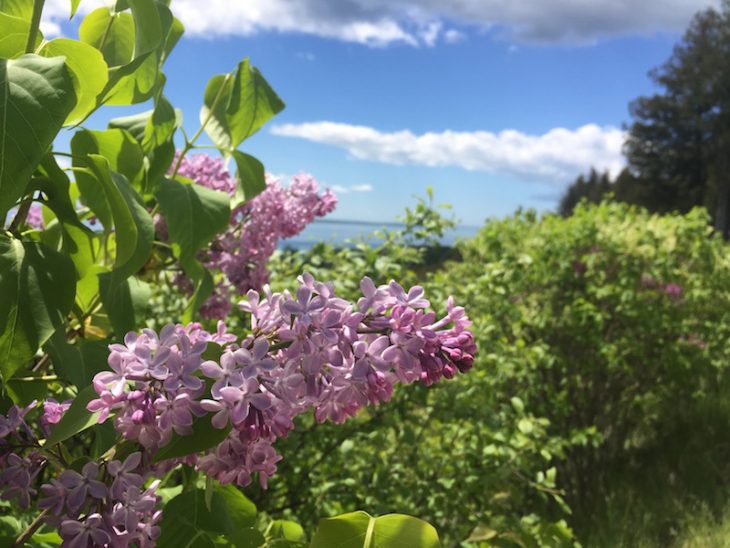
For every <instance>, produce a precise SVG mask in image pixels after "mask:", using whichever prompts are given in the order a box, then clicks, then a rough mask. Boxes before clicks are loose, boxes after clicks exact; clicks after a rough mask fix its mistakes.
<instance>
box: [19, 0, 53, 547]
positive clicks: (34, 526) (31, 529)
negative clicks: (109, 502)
mask: <svg viewBox="0 0 730 548" xmlns="http://www.w3.org/2000/svg"><path fill="white" fill-rule="evenodd" d="M41 3H42V2H41ZM49 511H50V508H46V509H45V510H43V512H41V513H40V514H38V516H37V517H36V518H35V519H34V520H33V521H32V522H31V524H30V525H28V528H27V529H26V530H25V531H23V532H22V533H21V535H20V536H19V537H18V539H17V540H16V541H15V546H24V545H25V543H26V542H27V541H28V540H30V537H32V536H33V533H35V532H36V531H37V530H38V528H39V527H40V526H41V525H43V518H45V517H46V514H48V512H49Z"/></svg>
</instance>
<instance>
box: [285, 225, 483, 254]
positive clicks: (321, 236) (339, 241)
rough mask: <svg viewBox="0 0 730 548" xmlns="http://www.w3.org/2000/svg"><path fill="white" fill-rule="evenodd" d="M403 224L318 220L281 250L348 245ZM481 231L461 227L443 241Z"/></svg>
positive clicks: (452, 241) (456, 228)
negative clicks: (317, 244) (325, 244)
mask: <svg viewBox="0 0 730 548" xmlns="http://www.w3.org/2000/svg"><path fill="white" fill-rule="evenodd" d="M403 227H404V225H403V224H402V223H375V222H371V221H340V220H330V219H318V220H316V221H314V222H313V223H312V224H310V225H309V226H308V227H307V228H305V229H304V231H303V232H302V233H301V234H299V235H297V236H294V237H293V238H290V239H288V240H282V241H281V243H280V244H279V247H280V248H282V249H283V248H293V249H309V248H310V247H312V246H313V245H314V244H315V243H317V242H327V243H330V244H333V245H339V246H344V245H348V241H352V240H359V239H362V238H367V237H368V236H370V235H371V234H372V233H373V232H375V231H377V230H382V229H387V230H392V231H395V230H401V229H402V228H403ZM477 230H479V228H478V227H476V226H470V225H459V226H457V227H455V228H454V229H453V230H449V231H448V232H447V233H446V234H444V237H443V238H442V239H441V243H442V244H444V245H452V244H453V243H454V242H455V241H456V240H457V239H460V238H468V237H470V236H473V235H474V234H476V232H477ZM370 242H371V243H372V244H373V245H376V244H377V243H378V242H379V240H378V239H377V238H372V239H371V240H370Z"/></svg>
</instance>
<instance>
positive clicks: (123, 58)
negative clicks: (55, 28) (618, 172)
mask: <svg viewBox="0 0 730 548" xmlns="http://www.w3.org/2000/svg"><path fill="white" fill-rule="evenodd" d="M79 40H81V41H82V42H85V43H86V44H89V45H91V46H93V47H95V48H96V49H98V50H99V51H100V52H101V54H102V55H103V56H104V61H106V64H107V65H108V66H109V67H119V66H122V65H126V64H128V63H129V62H130V61H132V58H133V55H134V42H135V28H134V18H133V17H132V15H131V14H129V13H124V12H123V13H113V12H112V11H110V10H109V9H108V8H97V9H95V10H94V11H92V12H91V13H89V14H88V15H87V16H86V17H84V20H83V21H82V22H81V25H80V26H79Z"/></svg>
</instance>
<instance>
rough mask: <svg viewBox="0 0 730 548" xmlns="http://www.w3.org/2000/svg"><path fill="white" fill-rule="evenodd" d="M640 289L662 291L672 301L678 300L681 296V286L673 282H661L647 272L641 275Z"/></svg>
mask: <svg viewBox="0 0 730 548" xmlns="http://www.w3.org/2000/svg"><path fill="white" fill-rule="evenodd" d="M641 287H642V289H653V290H655V291H658V292H659V293H663V294H664V295H666V296H667V297H669V298H670V299H671V300H672V301H674V302H679V301H680V300H681V298H682V286H681V285H679V284H676V283H674V282H669V283H666V284H665V283H663V282H661V281H660V280H657V279H656V278H654V277H653V276H650V275H649V274H642V275H641Z"/></svg>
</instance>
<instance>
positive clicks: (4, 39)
mask: <svg viewBox="0 0 730 548" xmlns="http://www.w3.org/2000/svg"><path fill="white" fill-rule="evenodd" d="M0 29H2V36H0V58H4V59H12V58H13V57H18V56H19V55H23V54H24V53H25V45H26V42H27V41H28V32H30V21H29V20H26V19H25V18H23V17H21V16H16V15H12V14H10V13H5V12H3V11H0ZM42 41H43V36H41V33H40V32H39V33H38V37H37V39H36V46H38V45H40V44H41V42H42Z"/></svg>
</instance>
